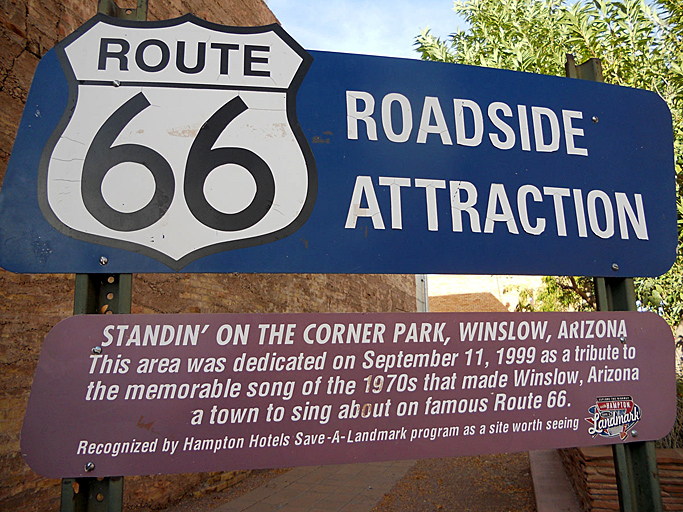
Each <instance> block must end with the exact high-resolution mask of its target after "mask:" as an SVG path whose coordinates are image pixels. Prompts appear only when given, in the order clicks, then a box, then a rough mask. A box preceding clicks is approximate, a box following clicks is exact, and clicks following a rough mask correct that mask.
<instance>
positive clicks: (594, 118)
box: [591, 116, 599, 123]
mask: <svg viewBox="0 0 683 512" xmlns="http://www.w3.org/2000/svg"><path fill="white" fill-rule="evenodd" d="M591 121H593V122H594V123H597V122H598V121H599V119H598V116H593V117H591Z"/></svg>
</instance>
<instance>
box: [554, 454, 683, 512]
mask: <svg viewBox="0 0 683 512" xmlns="http://www.w3.org/2000/svg"><path fill="white" fill-rule="evenodd" d="M560 455H561V457H562V459H563V461H564V464H565V467H566V468H567V473H568V474H569V479H570V480H571V481H572V484H573V485H574V489H576V494H577V496H578V497H579V502H580V503H581V507H582V509H583V510H585V511H586V512H588V511H591V512H611V511H613V510H619V496H618V492H617V479H616V476H615V472H614V458H613V457H612V448H611V447H609V446H592V447H590V448H569V449H565V450H560ZM657 469H658V471H659V482H660V485H661V488H662V502H663V506H664V510H667V511H669V510H670V511H674V510H683V488H682V486H681V480H682V479H683V450H680V449H657Z"/></svg>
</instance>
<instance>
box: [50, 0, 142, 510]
mask: <svg viewBox="0 0 683 512" xmlns="http://www.w3.org/2000/svg"><path fill="white" fill-rule="evenodd" d="M147 9H148V0H137V8H136V9H125V8H121V7H119V6H118V5H116V2H115V1H114V0H98V4H97V12H99V13H104V14H107V15H109V16H112V17H115V18H124V19H129V20H135V21H146V20H147ZM107 263H108V261H107V258H106V256H102V257H101V258H100V264H102V265H106V264H107ZM132 283H133V276H132V274H77V275H76V285H75V290H74V315H97V314H126V313H130V312H131V299H132ZM85 469H86V471H87V470H88V468H87V467H86V468H85ZM93 469H94V468H93ZM60 510H61V512H120V511H121V510H123V476H118V477H108V478H64V479H62V494H61V508H60Z"/></svg>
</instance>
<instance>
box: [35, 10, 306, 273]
mask: <svg viewBox="0 0 683 512" xmlns="http://www.w3.org/2000/svg"><path fill="white" fill-rule="evenodd" d="M57 52H58V55H59V57H60V60H61V63H62V67H63V70H64V73H65V75H66V76H67V79H68V80H69V82H70V90H71V93H70V94H71V103H70V108H69V109H68V111H67V112H65V114H64V117H63V118H62V120H61V121H60V123H59V125H58V126H57V128H56V130H55V132H54V133H53V135H52V138H51V140H50V143H49V144H48V145H47V146H46V148H45V150H44V152H43V155H42V159H41V165H40V177H39V197H40V201H41V208H42V211H43V214H44V215H45V217H46V218H47V219H48V220H49V221H50V223H51V224H52V225H53V226H54V227H56V228H57V229H59V230H60V231H62V232H63V233H65V234H67V235H69V236H70V237H73V238H76V239H79V240H83V241H87V242H94V243H97V244H102V245H107V246H112V247H120V248H124V249H128V250H132V251H135V252H139V253H142V254H145V255H148V256H150V257H153V258H155V259H157V260H159V261H161V262H163V263H164V264H166V265H168V266H169V267H171V268H173V269H175V270H179V269H181V268H183V267H185V266H186V265H187V264H189V263H191V262H192V261H194V260H196V259H198V258H201V257H203V256H207V255H210V254H213V253H217V252H221V251H225V250H230V249H237V248H243V247H250V246H254V245H260V244H265V243H270V242H274V241H276V240H279V239H281V238H284V237H286V236H288V235H289V234H291V233H293V232H294V231H296V230H297V229H298V228H299V227H301V226H302V225H303V224H304V223H305V222H306V220H307V219H308V216H309V215H310V212H311V210H312V208H313V204H314V202H315V197H316V193H317V175H316V168H315V161H314V159H313V154H312V152H311V150H310V147H309V146H308V143H307V141H306V139H305V137H304V135H303V132H302V130H301V128H300V126H299V123H298V120H297V118H296V103H295V100H296V92H297V90H298V87H299V85H300V84H301V81H302V80H303V77H304V75H305V74H306V71H307V70H308V68H309V66H310V64H311V61H312V59H311V57H310V56H309V55H308V53H306V51H305V50H304V49H303V48H301V47H300V46H299V45H298V44H297V43H296V42H295V41H294V40H293V39H292V38H291V37H290V36H289V35H288V34H287V33H286V32H284V31H283V30H282V29H281V28H280V27H279V26H277V25H271V26H268V27H255V28H234V27H223V26H220V25H214V24H212V23H208V22H205V21H203V20H200V19H198V18H195V17H193V16H190V15H188V16H185V17H183V18H178V19H176V20H170V21H166V22H151V23H133V22H127V21H122V20H115V19H110V18H106V17H102V16H96V17H95V18H93V19H92V20H91V22H89V23H88V24H86V25H84V26H83V27H82V28H81V29H80V30H79V31H77V32H76V33H74V34H73V35H72V36H71V37H69V38H67V39H66V40H65V41H63V42H62V43H60V45H59V47H58V49H57Z"/></svg>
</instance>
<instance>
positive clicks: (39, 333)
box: [0, 0, 415, 511]
mask: <svg viewBox="0 0 683 512" xmlns="http://www.w3.org/2000/svg"><path fill="white" fill-rule="evenodd" d="M0 2H1V4H0V5H1V7H2V10H1V12H0V38H1V43H0V111H1V112H2V115H1V116H0V179H1V178H2V177H3V176H4V172H5V169H6V167H7V162H8V159H9V154H10V151H11V148H12V144H13V142H14V136H15V134H16V130H17V127H18V123H19V119H20V117H21V113H22V110H23V105H24V102H25V101H26V97H27V94H28V89H29V87H30V83H31V79H32V76H33V72H34V70H35V68H36V66H37V64H38V61H39V59H40V57H41V56H42V55H44V54H45V52H47V51H48V50H49V49H50V48H52V46H53V45H54V44H55V43H56V42H57V41H58V40H60V39H62V38H64V37H65V36H66V35H68V34H69V33H71V32H72V31H73V30H74V29H76V28H77V27H78V26H80V25H81V24H82V23H83V22H84V21H85V20H87V19H88V18H90V17H92V16H93V15H94V14H95V11H96V1H95V0H87V1H86V0H80V1H78V0H15V1H11V0H10V1H8V0H0ZM119 5H120V6H122V7H135V2H134V1H131V0H128V1H127V3H124V2H123V1H122V0H119ZM188 12H191V13H193V14H195V15H197V16H199V17H201V18H204V19H207V20H209V21H213V22H216V23H221V24H225V25H231V24H232V25H263V24H268V23H273V22H276V21H277V19H276V18H275V16H274V15H273V14H272V13H271V12H270V11H269V10H268V8H267V6H266V5H265V3H264V2H263V1H261V0H231V1H229V2H218V1H216V0H192V1H190V0H150V11H149V19H150V20H156V19H168V18H173V17H177V16H180V15H183V14H185V13H188ZM73 286H74V277H73V276H72V275H17V274H11V273H8V272H5V271H3V270H0V510H35V511H43V510H55V509H56V508H57V507H58V496H59V485H60V482H59V481H58V480H48V479H45V478H42V477H40V476H38V475H36V474H35V473H33V472H32V471H31V470H30V469H29V468H28V466H26V464H24V462H23V460H22V458H21V454H20V451H19V433H20V429H21V423H22V420H23V416H24V411H25V408H26V403H27V400H28V396H29V392H30V387H31V381H32V378H33V373H34V371H35V367H36V364H37V360H38V355H39V353H40V347H41V343H42V340H43V338H44V337H45V335H46V334H47V332H48V331H49V330H50V328H51V327H53V326H54V325H55V324H56V323H57V322H58V321H59V320H61V319H62V318H65V317H67V316H69V315H71V312H72V308H73ZM328 311H329V312H333V311H334V312H353V311H415V281H414V277H413V276H378V275H365V276H357V275H307V274H302V275H237V274H225V275H136V276H134V279H133V312H134V313H215V312H247V313H250V312H328ZM226 469H229V468H226ZM234 478H237V477H236V476H235V475H232V474H228V476H226V477H222V476H216V475H215V474H212V475H207V474H194V475H171V476H161V477H160V476H156V477H137V478H126V483H125V489H126V493H125V494H126V496H125V500H126V503H127V505H130V506H133V505H144V506H161V505H164V504H166V503H168V502H169V501H172V500H173V499H176V498H177V497H179V496H181V495H183V494H184V493H186V492H188V491H189V490H191V489H192V488H193V487H195V486H197V485H198V484H200V483H201V482H203V481H206V480H207V479H208V480H209V481H220V482H225V481H229V480H230V479H234Z"/></svg>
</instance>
